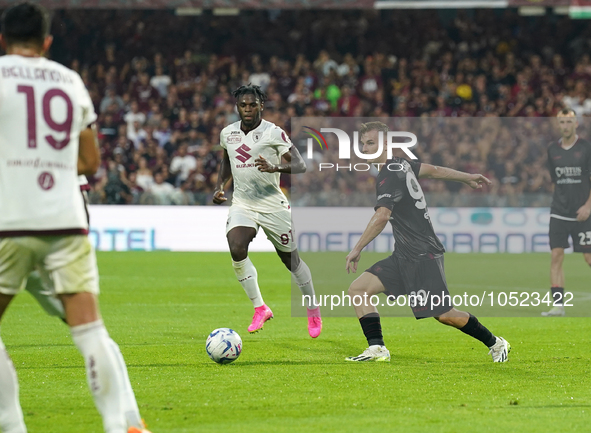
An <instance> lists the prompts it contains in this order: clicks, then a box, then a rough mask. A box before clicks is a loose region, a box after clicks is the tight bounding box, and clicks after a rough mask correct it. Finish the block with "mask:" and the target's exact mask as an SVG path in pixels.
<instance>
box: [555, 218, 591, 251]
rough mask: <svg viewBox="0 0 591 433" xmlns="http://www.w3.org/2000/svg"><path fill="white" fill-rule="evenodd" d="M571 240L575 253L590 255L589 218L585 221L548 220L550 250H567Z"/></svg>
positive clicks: (590, 224)
mask: <svg viewBox="0 0 591 433" xmlns="http://www.w3.org/2000/svg"><path fill="white" fill-rule="evenodd" d="M569 236H570V237H572V239H573V249H574V251H575V253H591V217H590V218H587V221H565V220H561V219H558V218H553V217H551V218H550V248H551V249H554V248H568V247H570V245H569V243H568V237H569Z"/></svg>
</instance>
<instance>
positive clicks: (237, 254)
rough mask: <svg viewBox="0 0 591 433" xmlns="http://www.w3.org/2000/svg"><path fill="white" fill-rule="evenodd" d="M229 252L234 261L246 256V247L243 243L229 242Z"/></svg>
mask: <svg viewBox="0 0 591 433" xmlns="http://www.w3.org/2000/svg"><path fill="white" fill-rule="evenodd" d="M230 254H231V255H232V259H234V261H236V262H239V261H241V260H244V259H245V258H246V257H247V256H248V248H247V247H246V246H245V245H240V244H230Z"/></svg>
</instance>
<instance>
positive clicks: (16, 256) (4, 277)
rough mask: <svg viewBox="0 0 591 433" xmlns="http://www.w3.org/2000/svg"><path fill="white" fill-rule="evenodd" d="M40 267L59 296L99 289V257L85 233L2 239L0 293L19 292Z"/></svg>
mask: <svg viewBox="0 0 591 433" xmlns="http://www.w3.org/2000/svg"><path fill="white" fill-rule="evenodd" d="M37 268H38V269H39V270H40V272H41V273H42V274H44V273H47V274H48V275H49V277H50V278H51V281H52V283H53V288H54V290H55V293H56V294H58V295H59V294H65V293H81V292H90V293H95V294H98V292H99V284H98V268H97V266H96V256H95V253H94V249H93V248H92V246H91V245H90V241H89V240H88V237H86V236H84V235H70V236H42V237H36V236H23V237H14V238H0V293H3V294H5V295H16V294H17V293H18V292H20V291H21V290H22V289H24V287H25V285H26V283H27V278H28V276H29V274H30V273H31V272H33V271H34V270H35V269H37Z"/></svg>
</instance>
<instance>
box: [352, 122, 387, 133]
mask: <svg viewBox="0 0 591 433" xmlns="http://www.w3.org/2000/svg"><path fill="white" fill-rule="evenodd" d="M389 129H390V128H388V125H386V124H385V123H382V122H377V121H375V122H367V123H362V124H361V127H360V128H359V135H360V136H362V135H364V134H367V133H368V132H369V131H378V132H379V131H382V132H383V133H384V134H385V133H387V132H388V131H389Z"/></svg>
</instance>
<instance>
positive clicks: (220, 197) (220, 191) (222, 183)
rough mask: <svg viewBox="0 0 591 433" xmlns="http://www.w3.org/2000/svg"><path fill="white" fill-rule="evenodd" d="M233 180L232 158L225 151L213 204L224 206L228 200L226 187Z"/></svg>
mask: <svg viewBox="0 0 591 433" xmlns="http://www.w3.org/2000/svg"><path fill="white" fill-rule="evenodd" d="M231 179H232V167H231V166H230V157H229V156H228V151H227V150H225V149H224V158H223V159H222V162H221V163H220V170H219V171H218V180H217V182H216V185H215V190H214V191H213V202H214V203H215V204H222V203H223V202H225V201H226V200H228V199H227V198H226V197H224V194H225V193H224V189H226V185H227V184H228V182H230V180H231Z"/></svg>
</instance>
